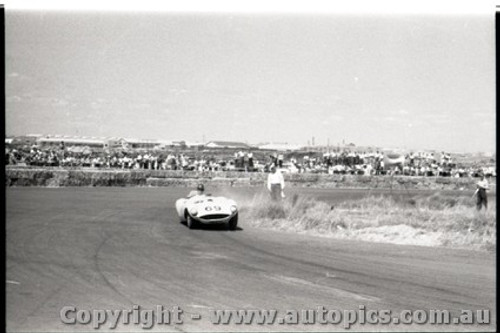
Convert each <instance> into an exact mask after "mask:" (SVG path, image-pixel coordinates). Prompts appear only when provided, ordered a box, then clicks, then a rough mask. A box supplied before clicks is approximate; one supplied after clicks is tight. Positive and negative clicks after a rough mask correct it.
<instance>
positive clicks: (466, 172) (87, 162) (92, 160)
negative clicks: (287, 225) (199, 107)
mask: <svg viewBox="0 0 500 333" xmlns="http://www.w3.org/2000/svg"><path fill="white" fill-rule="evenodd" d="M197 155H198V156H194V154H188V153H182V152H181V153H179V152H173V151H172V152H168V151H167V152H166V151H123V150H117V151H110V152H105V151H100V152H96V151H92V150H90V149H83V150H82V149H80V150H74V149H73V150H72V149H68V148H66V147H64V146H63V145H62V146H61V147H58V148H51V149H40V148H38V147H36V146H33V147H31V148H26V147H24V148H17V149H13V148H6V150H5V163H6V165H26V166H42V167H46V166H49V167H66V168H71V167H90V168H110V169H111V168H112V169H149V170H191V171H195V170H196V171H230V170H236V171H246V172H267V171H269V169H270V167H271V165H275V166H276V167H277V168H278V169H280V170H282V172H289V173H301V172H307V173H329V174H357V175H368V176H369V175H407V176H444V177H479V176H480V175H485V176H487V177H490V176H493V177H496V167H495V164H494V163H489V164H488V165H477V164H470V163H469V164H468V165H465V164H463V163H457V161H454V160H453V159H452V157H451V155H450V154H449V153H445V152H441V154H439V155H437V156H435V155H434V153H425V152H417V153H413V152H412V153H409V154H406V155H404V156H402V157H401V158H404V161H403V163H395V164H393V163H390V164H388V163H387V159H386V157H385V155H384V152H381V151H375V152H362V153H361V152H356V151H352V150H348V149H344V150H339V151H335V152H328V153H319V152H310V153H307V154H306V153H288V154H284V153H279V152H275V153H269V154H268V155H267V156H265V155H262V154H260V155H261V156H259V158H255V157H254V154H253V152H251V151H237V152H235V153H234V154H233V155H230V154H226V155H225V156H222V157H221V155H220V154H218V155H217V154H210V152H208V153H207V154H202V155H201V156H199V154H197Z"/></svg>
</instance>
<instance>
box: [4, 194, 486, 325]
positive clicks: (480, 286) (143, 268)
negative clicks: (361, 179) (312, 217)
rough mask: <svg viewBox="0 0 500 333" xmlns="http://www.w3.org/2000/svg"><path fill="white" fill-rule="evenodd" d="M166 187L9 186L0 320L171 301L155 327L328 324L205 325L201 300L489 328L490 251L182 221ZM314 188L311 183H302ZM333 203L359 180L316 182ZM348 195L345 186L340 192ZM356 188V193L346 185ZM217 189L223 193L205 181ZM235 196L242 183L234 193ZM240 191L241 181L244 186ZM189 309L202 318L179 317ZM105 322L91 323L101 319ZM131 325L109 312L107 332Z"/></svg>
mask: <svg viewBox="0 0 500 333" xmlns="http://www.w3.org/2000/svg"><path fill="white" fill-rule="evenodd" d="M187 191H188V189H182V188H181V189H179V188H53V189H51V188H8V189H6V194H7V206H6V208H7V214H6V216H7V224H6V232H7V246H6V256H7V258H6V260H7V262H6V267H7V272H6V276H7V281H6V298H7V309H6V320H7V330H8V331H10V332H15V331H23V332H26V331H36V332H38V331H87V332H89V331H93V330H94V329H93V328H92V326H91V325H90V324H89V325H84V324H69V325H68V324H63V323H62V321H61V319H60V311H61V309H62V308H63V307H65V306H74V307H76V309H86V310H94V309H108V310H115V309H116V310H127V309H132V308H133V307H134V305H139V306H140V307H141V309H155V308H156V306H157V305H163V306H164V308H166V309H172V308H173V307H174V306H178V307H179V308H180V309H182V310H183V311H184V312H183V315H184V317H183V318H184V319H183V323H182V324H173V323H171V324H168V325H167V324H161V325H155V326H154V327H153V328H152V329H151V330H153V331H154V330H160V331H226V330H227V331H301V330H306V331H332V330H340V331H343V330H344V328H343V326H342V325H341V324H340V325H339V326H336V325H331V324H326V325H321V324H318V325H281V324H279V323H276V324H275V325H256V324H254V325H236V324H233V325H216V324H212V323H211V322H210V320H209V318H210V315H209V313H210V310H212V309H276V310H278V311H279V312H280V313H281V312H284V311H285V310H289V309H295V310H302V309H317V307H318V306H324V307H325V308H326V309H339V310H342V311H343V310H344V309H347V310H359V309H360V306H362V305H364V306H365V309H366V310H383V309H388V310H392V311H393V312H397V311H401V310H417V309H424V310H428V309H440V310H450V311H457V310H462V309H471V310H476V309H490V310H491V318H490V320H491V322H492V323H491V324H490V325H489V326H484V325H480V326H475V325H465V326H453V325H450V326H432V325H413V326H409V325H389V326H388V325H379V326H375V325H361V324H359V325H354V326H353V327H351V330H352V331H356V330H370V331H373V330H395V331H404V330H416V331H425V330H437V331H443V330H449V331H456V330H471V331H478V330H480V331H485V330H488V331H490V330H491V331H494V330H495V329H496V317H495V311H496V308H495V306H496V305H495V294H496V274H495V265H496V263H495V253H491V252H474V251H466V250H451V249H436V248H426V247H416V246H396V245H390V244H376V243H368V242H354V241H338V240H332V239H328V238H318V237H312V236H305V235H294V234H288V233H280V232H272V231H268V230H259V229H255V228H251V227H250V226H249V225H248V221H245V216H244V215H243V214H242V215H240V224H239V226H240V228H239V230H236V231H226V230H225V229H224V228H216V227H212V228H204V229H199V230H189V229H188V228H187V227H186V226H185V225H183V224H180V223H179V221H178V218H177V217H176V213H175V209H174V202H175V200H176V199H177V198H179V197H180V196H182V195H184V194H185V193H187ZM308 191H309V192H310V193H313V194H314V193H315V190H311V189H309V190H308ZM317 193H318V195H319V196H322V198H323V199H325V198H331V200H332V202H335V201H338V200H342V199H345V198H347V197H349V198H354V197H356V196H360V195H362V193H363V192H362V191H358V192H348V191H345V190H344V191H342V190H328V191H326V190H321V191H320V190H317ZM346 193H347V194H346ZM356 193H357V194H356ZM213 194H214V195H215V194H222V193H215V192H214V193H213ZM235 195H236V196H237V198H236V199H238V198H241V197H242V196H244V195H245V193H244V190H240V192H238V193H236V194H235ZM248 196H251V193H249V194H248ZM193 314H196V315H199V316H201V318H199V319H192V318H191V316H192V315H193ZM109 330H110V328H109V326H108V324H104V325H102V327H101V331H109ZM116 330H118V331H142V327H141V326H140V325H133V324H128V325H127V324H123V323H119V325H118V327H117V329H115V331H116Z"/></svg>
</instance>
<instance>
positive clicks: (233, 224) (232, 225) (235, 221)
mask: <svg viewBox="0 0 500 333" xmlns="http://www.w3.org/2000/svg"><path fill="white" fill-rule="evenodd" d="M237 226H238V214H236V215H234V216H233V218H231V219H230V220H229V223H228V224H227V227H228V229H229V230H236V227H237Z"/></svg>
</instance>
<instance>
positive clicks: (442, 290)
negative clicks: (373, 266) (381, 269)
mask: <svg viewBox="0 0 500 333" xmlns="http://www.w3.org/2000/svg"><path fill="white" fill-rule="evenodd" d="M227 238H228V239H231V240H232V241H233V242H235V243H237V244H239V245H242V246H244V247H246V248H249V249H251V250H252V251H254V252H257V253H261V254H264V255H265V256H270V257H275V258H278V259H281V260H284V261H288V262H291V263H294V264H297V263H298V264H301V265H305V266H310V267H314V268H321V269H323V270H326V271H334V272H340V273H344V274H346V275H351V276H353V275H354V276H356V275H357V276H362V277H365V278H366V279H367V280H368V281H370V280H372V281H373V280H374V279H380V280H383V281H387V282H390V284H391V285H394V284H402V283H404V284H410V285H413V286H416V287H420V288H424V289H430V290H433V291H435V292H439V293H445V294H447V295H451V296H461V297H465V298H469V297H470V296H469V295H466V294H463V293H460V292H457V291H452V290H448V289H445V288H441V287H437V286H432V285H425V284H421V283H417V282H411V281H401V280H398V279H394V278H390V277H374V276H372V275H370V274H367V273H363V272H355V271H352V270H346V269H340V268H335V267H330V266H326V265H323V264H321V263H316V262H309V261H305V260H302V259H299V258H296V257H294V258H291V257H289V256H286V255H281V254H278V253H274V252H269V251H266V250H264V249H263V248H258V247H255V246H253V245H251V244H249V243H247V242H243V241H242V240H241V239H235V238H234V236H232V235H228V236H227ZM306 271H307V270H306ZM336 279H337V280H344V281H346V282H348V283H355V284H361V285H365V286H367V287H371V288H379V287H380V285H379V284H376V283H370V282H364V281H359V280H357V281H351V280H348V279H346V278H340V277H337V278H336ZM347 291H350V292H354V291H351V290H347ZM437 299H438V300H441V299H440V298H437ZM446 301H448V302H450V303H454V304H457V305H462V306H471V305H472V304H470V303H469V302H468V303H464V302H456V301H453V300H449V299H446ZM477 306H483V305H480V304H477Z"/></svg>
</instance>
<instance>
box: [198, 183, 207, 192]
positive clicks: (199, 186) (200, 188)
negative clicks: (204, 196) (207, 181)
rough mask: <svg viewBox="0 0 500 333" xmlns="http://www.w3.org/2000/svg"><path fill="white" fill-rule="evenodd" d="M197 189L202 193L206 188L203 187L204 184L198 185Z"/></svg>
mask: <svg viewBox="0 0 500 333" xmlns="http://www.w3.org/2000/svg"><path fill="white" fill-rule="evenodd" d="M196 189H197V190H198V191H200V192H203V191H205V186H203V184H198V186H197V187H196Z"/></svg>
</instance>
